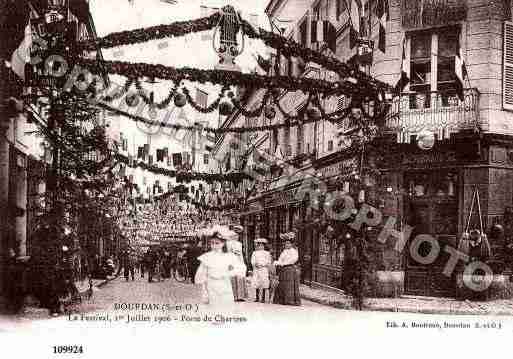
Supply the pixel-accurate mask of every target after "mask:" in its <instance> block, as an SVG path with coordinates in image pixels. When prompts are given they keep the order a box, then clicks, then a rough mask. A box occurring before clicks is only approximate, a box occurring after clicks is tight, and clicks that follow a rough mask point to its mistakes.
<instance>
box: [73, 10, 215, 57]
mask: <svg viewBox="0 0 513 359" xmlns="http://www.w3.org/2000/svg"><path fill="white" fill-rule="evenodd" d="M220 16H221V15H220V14H219V13H215V14H212V15H211V16H208V17H203V18H199V19H195V20H188V21H178V22H174V23H171V24H168V25H157V26H151V27H147V28H140V29H135V30H129V31H120V32H115V33H111V34H109V35H106V36H104V37H101V38H97V39H92V40H87V41H83V42H81V43H79V44H78V46H77V48H78V49H79V50H83V51H96V50H97V47H101V48H104V49H105V48H112V47H117V46H123V45H135V44H140V43H144V42H148V41H151V40H159V39H165V38H170V37H181V36H185V35H188V34H192V33H197V32H201V31H207V30H211V29H213V28H214V27H215V26H216V25H217V24H218V23H219V19H220Z"/></svg>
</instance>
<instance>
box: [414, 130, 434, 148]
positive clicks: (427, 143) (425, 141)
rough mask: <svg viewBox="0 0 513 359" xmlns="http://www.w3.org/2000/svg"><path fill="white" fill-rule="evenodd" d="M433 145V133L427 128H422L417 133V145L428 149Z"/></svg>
mask: <svg viewBox="0 0 513 359" xmlns="http://www.w3.org/2000/svg"><path fill="white" fill-rule="evenodd" d="M434 145H435V134H434V133H433V132H431V131H428V130H422V131H420V132H419V133H418V135H417V146H419V148H420V149H422V150H430V149H432V148H433V146H434Z"/></svg>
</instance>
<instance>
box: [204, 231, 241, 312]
mask: <svg viewBox="0 0 513 359" xmlns="http://www.w3.org/2000/svg"><path fill="white" fill-rule="evenodd" d="M210 246H211V250H210V251H209V252H207V253H205V254H202V255H201V256H199V257H198V260H199V261H200V263H201V264H200V266H199V268H198V271H197V272H196V276H195V283H197V284H200V285H201V286H202V289H203V295H204V302H205V303H206V304H207V303H208V304H210V305H223V304H230V303H234V302H235V300H234V296H233V290H232V283H231V278H232V277H233V276H240V275H244V273H245V272H246V266H245V265H244V263H242V264H241V262H240V261H239V260H238V258H237V257H236V256H235V255H234V254H233V253H230V252H228V251H227V250H226V234H223V232H221V231H215V232H214V233H213V235H212V237H211V238H210Z"/></svg>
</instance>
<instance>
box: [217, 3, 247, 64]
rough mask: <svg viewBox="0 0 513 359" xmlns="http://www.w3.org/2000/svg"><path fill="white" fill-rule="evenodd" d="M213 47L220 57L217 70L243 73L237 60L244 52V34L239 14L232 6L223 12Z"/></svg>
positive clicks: (226, 7) (225, 8)
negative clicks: (236, 62)
mask: <svg viewBox="0 0 513 359" xmlns="http://www.w3.org/2000/svg"><path fill="white" fill-rule="evenodd" d="M239 32H240V33H241V36H240V41H239V39H238V35H239ZM213 46H214V50H215V51H216V53H217V54H218V55H219V64H217V66H216V67H215V68H216V69H217V70H228V71H241V69H240V67H239V66H237V64H235V58H236V57H237V56H239V55H240V54H241V53H242V51H243V50H244V34H243V33H242V31H241V20H240V17H239V14H237V12H236V11H235V9H234V8H233V7H232V6H225V7H224V8H223V9H222V10H221V17H220V19H219V23H218V24H217V27H216V29H215V32H214V37H213Z"/></svg>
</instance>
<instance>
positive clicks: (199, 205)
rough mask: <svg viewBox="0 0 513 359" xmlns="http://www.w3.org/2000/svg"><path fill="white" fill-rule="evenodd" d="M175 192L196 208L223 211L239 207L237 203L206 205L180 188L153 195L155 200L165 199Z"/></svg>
mask: <svg viewBox="0 0 513 359" xmlns="http://www.w3.org/2000/svg"><path fill="white" fill-rule="evenodd" d="M178 188H180V186H178ZM175 193H178V194H180V195H182V196H183V197H185V200H186V201H187V202H189V203H190V204H192V205H193V206H195V207H196V208H199V209H202V210H204V211H214V212H225V211H230V210H234V209H237V208H239V206H238V205H237V204H227V205H224V206H211V205H208V204H206V203H203V202H199V201H196V200H195V199H194V198H192V197H191V196H190V195H189V194H187V193H186V192H185V191H182V190H180V189H179V190H173V191H168V192H166V193H164V194H161V195H159V196H155V200H157V201H162V200H165V199H167V198H169V197H170V196H172V195H173V194H175Z"/></svg>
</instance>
